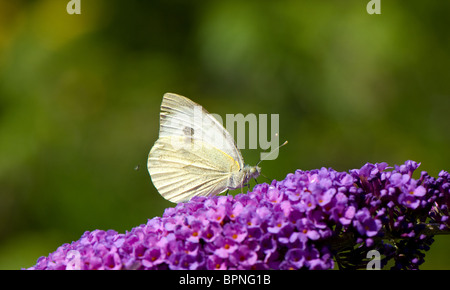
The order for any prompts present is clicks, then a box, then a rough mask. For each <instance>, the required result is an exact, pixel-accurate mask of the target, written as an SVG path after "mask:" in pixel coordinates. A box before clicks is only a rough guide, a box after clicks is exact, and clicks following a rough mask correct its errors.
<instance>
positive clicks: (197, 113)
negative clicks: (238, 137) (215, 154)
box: [159, 93, 244, 168]
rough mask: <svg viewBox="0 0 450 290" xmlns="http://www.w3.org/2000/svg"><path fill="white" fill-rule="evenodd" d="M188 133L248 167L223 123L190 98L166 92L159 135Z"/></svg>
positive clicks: (162, 105)
mask: <svg viewBox="0 0 450 290" xmlns="http://www.w3.org/2000/svg"><path fill="white" fill-rule="evenodd" d="M167 136H183V137H185V136H188V137H192V138H193V139H197V140H201V141H202V142H203V143H206V144H210V145H212V146H213V147H215V148H217V149H219V150H221V151H223V152H225V153H226V154H228V155H229V156H230V157H231V158H233V159H234V160H236V161H237V162H238V163H239V166H240V168H243V167H244V160H243V158H242V155H241V152H240V151H239V149H238V148H237V146H236V143H235V142H234V139H233V137H232V136H231V135H230V133H229V132H228V131H227V130H226V129H225V128H224V127H223V126H222V124H221V123H220V122H219V121H217V119H216V118H214V116H213V115H211V114H210V113H208V111H206V110H205V109H204V108H203V107H202V106H201V105H199V104H197V103H195V102H193V101H191V100H190V99H188V98H186V97H183V96H180V95H177V94H172V93H166V94H165V95H164V97H163V101H162V104H161V115H160V128H159V138H161V137H167Z"/></svg>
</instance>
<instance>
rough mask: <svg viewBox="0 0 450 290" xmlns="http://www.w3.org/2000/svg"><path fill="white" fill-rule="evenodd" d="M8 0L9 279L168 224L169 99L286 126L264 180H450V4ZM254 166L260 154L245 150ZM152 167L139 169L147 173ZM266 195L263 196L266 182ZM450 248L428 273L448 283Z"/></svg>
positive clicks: (1, 158) (4, 118)
mask: <svg viewBox="0 0 450 290" xmlns="http://www.w3.org/2000/svg"><path fill="white" fill-rule="evenodd" d="M68 2H69V1H68V0H36V1H23V0H15V1H10V0H0V269H20V268H21V267H30V266H32V265H34V264H35V262H36V260H37V258H38V257H40V256H42V255H48V253H49V252H53V251H54V250H55V249H56V248H57V247H58V246H60V245H61V244H63V243H70V242H71V241H74V240H77V239H78V238H79V237H80V236H81V235H82V234H83V232H84V231H86V230H94V229H104V230H107V229H115V230H117V231H119V232H125V231H126V230H131V228H133V227H135V226H138V225H139V224H142V223H145V222H146V221H147V219H148V218H152V217H155V216H161V214H162V213H163V210H164V209H165V208H166V207H170V206H173V204H171V203H169V202H167V201H165V200H164V199H163V198H162V197H161V196H160V195H159V194H158V192H157V191H156V190H155V188H154V187H153V184H152V183H151V179H150V177H149V175H148V172H147V168H146V161H147V155H148V152H149V150H150V148H151V147H152V145H153V143H154V142H155V141H156V139H157V137H158V126H159V106H160V103H161V100H162V96H163V94H164V93H165V92H175V93H179V94H182V95H185V96H187V97H189V98H191V99H193V100H194V101H196V102H198V103H200V104H202V105H203V106H204V107H205V108H206V109H207V110H208V111H210V112H212V113H218V114H220V115H222V116H225V114H227V113H228V114H237V113H242V114H244V115H246V114H249V113H253V114H279V116H280V143H281V142H283V141H284V140H289V145H287V146H285V147H283V148H282V149H281V151H280V155H279V157H278V158H277V159H276V160H274V161H265V162H263V163H262V165H263V166H262V167H263V173H264V174H265V175H267V176H269V177H270V178H274V179H283V178H284V177H285V176H286V174H287V173H289V172H293V171H294V170H295V169H297V168H300V169H305V170H308V169H314V168H320V167H322V166H325V167H333V168H334V169H336V170H339V171H347V170H349V169H353V168H360V167H361V166H362V165H363V164H365V163H366V162H382V161H386V162H388V163H389V164H391V165H393V164H400V163H403V162H404V161H405V160H408V159H413V160H415V161H418V162H422V165H421V167H420V169H419V171H420V170H426V171H428V172H429V173H430V174H431V175H433V176H437V174H438V173H439V171H440V170H447V171H448V170H450V166H449V164H450V154H449V149H448V148H449V146H448V145H449V141H450V134H449V133H450V114H449V109H450V80H449V76H450V74H449V70H450V56H449V52H450V33H449V30H448V28H449V24H450V18H449V15H450V2H448V1H429V2H424V1H406V2H405V1H399V0H398V1H385V0H381V4H382V7H381V12H382V14H381V15H369V14H368V13H367V12H366V5H367V3H368V2H369V1H368V0H367V1H361V0H358V1H319V0H315V1H312V0H311V1H299V0H294V1H266V0H259V1H242V0H240V1H232V0H227V1H212V0H209V1H207V0H205V1H186V0H178V1H173V0H160V1H143V0H142V1H138V0H132V1H118V0H81V15H69V14H68V13H67V12H66V5H67V3H68ZM242 151H243V152H242V153H243V155H244V157H245V160H246V163H249V164H255V163H256V162H257V161H258V159H259V154H260V151H261V150H242ZM137 168H138V170H136V169H137ZM264 181H265V180H261V181H260V182H264ZM449 238H450V237H449V236H439V237H436V242H435V244H434V245H433V246H432V248H431V250H430V251H429V252H428V254H427V257H426V262H425V264H424V265H423V267H422V268H424V269H450V239H449Z"/></svg>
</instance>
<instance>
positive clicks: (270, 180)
mask: <svg viewBox="0 0 450 290" xmlns="http://www.w3.org/2000/svg"><path fill="white" fill-rule="evenodd" d="M260 175H261V176H262V177H264V178H267V180H268V181H269V182H272V179H270V178H269V177H267V176H265V175H264V174H262V173H261V174H260Z"/></svg>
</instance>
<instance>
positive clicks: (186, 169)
mask: <svg viewBox="0 0 450 290" xmlns="http://www.w3.org/2000/svg"><path fill="white" fill-rule="evenodd" d="M283 145H284V144H283ZM147 165H148V172H149V173H150V176H151V178H152V181H153V184H154V185H155V187H156V189H157V190H158V191H159V193H160V194H161V195H162V196H163V197H164V198H165V199H167V200H169V201H171V202H175V203H178V202H183V201H188V200H190V199H191V198H192V197H194V196H198V195H200V196H211V195H215V194H219V193H221V192H224V191H225V190H227V189H236V188H240V187H243V186H244V185H245V184H247V183H248V181H249V180H250V179H252V178H257V177H258V176H259V175H260V172H261V168H260V167H258V166H257V165H256V166H249V165H244V159H243V158H242V155H241V152H240V151H239V149H238V148H237V146H236V143H235V142H234V139H233V137H232V136H231V135H230V133H228V131H227V130H226V129H225V128H224V127H223V126H222V124H220V123H219V122H218V121H217V120H216V119H215V118H214V117H213V116H212V115H211V114H210V113H208V112H207V111H206V110H205V109H203V107H202V106H200V105H199V104H197V103H195V102H193V101H191V100H189V99H188V98H186V97H183V96H180V95H176V94H171V93H166V94H165V95H164V97H163V101H162V104H161V115H160V128H159V139H158V140H157V141H156V142H155V144H154V145H153V147H152V149H151V150H150V153H149V156H148V164H147Z"/></svg>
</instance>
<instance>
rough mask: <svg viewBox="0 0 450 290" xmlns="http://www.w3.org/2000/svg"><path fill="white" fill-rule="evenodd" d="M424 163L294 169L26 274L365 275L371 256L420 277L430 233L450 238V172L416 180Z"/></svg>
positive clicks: (58, 256) (76, 249)
mask: <svg viewBox="0 0 450 290" xmlns="http://www.w3.org/2000/svg"><path fill="white" fill-rule="evenodd" d="M419 165H420V163H417V162H414V161H407V162H405V164H403V165H399V166H397V165H396V166H394V167H393V168H392V167H389V166H388V164H387V163H384V162H382V163H376V164H371V163H367V164H365V165H364V166H362V167H361V168H360V169H353V170H350V171H349V172H337V171H335V170H333V169H331V168H330V169H327V168H321V169H315V170H310V171H302V170H296V171H295V172H294V173H289V174H288V175H287V176H286V178H285V179H284V180H281V181H276V180H274V181H273V182H272V183H271V184H267V183H262V184H258V185H256V186H255V187H254V188H253V190H252V191H251V192H247V193H246V194H243V193H239V194H237V195H236V196H234V197H233V196H231V195H222V196H212V197H204V196H198V197H194V198H192V199H191V200H190V201H189V202H186V203H180V204H177V205H176V206H174V207H171V208H167V209H166V210H165V211H164V214H163V215H162V216H161V217H154V218H152V219H149V220H148V221H147V223H146V224H142V225H140V226H137V227H135V228H133V229H131V230H130V231H127V232H126V233H117V232H116V231H114V230H108V231H103V230H94V231H92V232H85V233H84V234H83V235H82V236H81V237H80V239H79V240H77V241H74V242H72V243H70V244H63V245H61V246H60V247H59V248H57V249H56V250H55V251H54V252H52V253H50V254H49V255H48V256H46V257H40V258H39V259H38V260H37V262H36V265H34V266H33V267H31V268H29V269H55V270H56V269H58V270H59V269H61V270H62V269H85V270H94V269H114V270H117V269H191V270H194V269H217V270H224V269H332V268H333V267H334V260H336V262H337V264H338V265H339V268H361V267H362V268H364V267H365V265H366V264H365V263H366V261H367V259H366V254H367V252H368V251H370V250H377V251H379V252H380V254H382V255H383V257H384V258H383V265H385V264H387V262H388V261H389V260H393V261H394V263H393V265H394V266H393V268H395V269H417V268H418V267H419V265H420V264H421V263H423V261H424V255H425V254H424V252H425V251H426V250H428V249H429V247H430V245H431V243H432V242H433V236H432V235H430V234H427V232H426V231H425V230H426V225H427V224H430V225H433V228H432V229H433V230H434V231H438V230H440V231H446V232H448V231H450V218H449V216H450V212H449V208H450V174H449V173H448V172H446V171H441V172H440V173H439V176H438V178H434V177H431V176H429V175H428V174H427V173H426V172H424V171H423V172H421V175H420V178H419V179H414V178H413V172H414V171H415V170H416V169H417V168H418V167H419ZM427 230H428V231H429V230H430V229H427ZM387 237H388V238H387ZM392 241H395V242H392Z"/></svg>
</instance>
